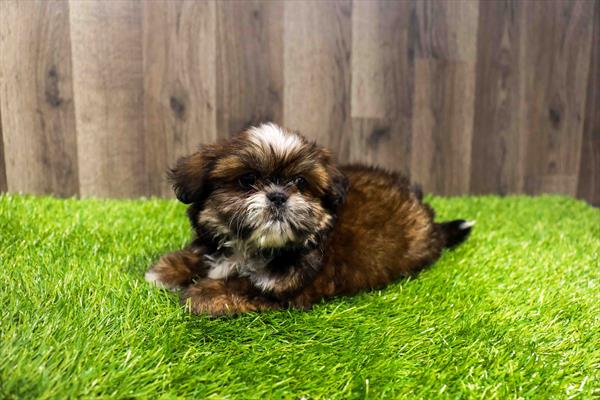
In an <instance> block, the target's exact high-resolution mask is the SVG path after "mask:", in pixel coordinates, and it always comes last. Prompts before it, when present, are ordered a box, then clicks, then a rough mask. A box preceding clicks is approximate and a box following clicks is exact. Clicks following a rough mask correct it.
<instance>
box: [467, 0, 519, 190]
mask: <svg viewBox="0 0 600 400" xmlns="http://www.w3.org/2000/svg"><path fill="white" fill-rule="evenodd" d="M523 17H524V13H523V2H521V1H512V0H511V1H487V2H481V3H480V11H479V28H478V46H477V70H476V74H477V83H476V89H475V99H476V100H475V111H474V124H473V142H472V152H471V171H470V172H471V182H470V188H471V192H472V193H478V194H484V193H499V194H507V193H518V192H520V191H521V190H522V187H523V166H524V150H525V149H524V146H523V144H522V142H523V137H524V136H525V134H526V133H525V132H521V131H520V130H519V127H520V126H519V121H520V120H521V119H522V118H524V117H525V116H524V115H523V113H522V108H521V103H520V102H521V97H520V95H521V91H520V86H521V84H522V82H521V81H522V79H523V74H522V71H521V69H520V68H519V60H520V57H521V46H520V44H521V31H522V29H523V26H524V24H525V23H526V21H524V19H523ZM525 67H526V66H525Z"/></svg>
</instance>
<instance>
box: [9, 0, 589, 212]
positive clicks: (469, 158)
mask: <svg viewBox="0 0 600 400" xmlns="http://www.w3.org/2000/svg"><path fill="white" fill-rule="evenodd" d="M0 54H1V57H0V121H1V123H0V191H9V192H26V193H37V194H42V193H50V194H55V195H58V196H73V195H75V196H84V197H89V196H99V197H139V196H148V195H158V196H171V191H170V188H169V186H168V183H167V182H166V180H165V174H164V172H165V170H166V169H167V167H168V166H169V165H172V164H173V163H174V162H175V160H176V159H177V158H178V157H180V156H182V155H184V154H186V153H189V152H191V151H193V149H194V148H196V147H197V146H198V145H199V144H201V143H206V142H212V141H215V140H218V139H220V138H225V137H228V136H229V135H230V134H231V133H234V132H236V131H239V130H241V129H243V128H244V127H245V126H248V125H249V124H255V123H258V122H260V121H267V120H271V121H275V122H277V123H280V124H283V125H286V126H288V127H290V128H294V129H298V130H300V131H302V132H303V133H304V134H305V135H307V136H309V137H311V138H313V139H315V140H317V141H318V142H320V143H322V144H324V145H326V146H329V147H331V148H332V149H333V150H334V151H335V152H336V154H337V156H338V158H339V159H340V161H342V162H364V163H370V164H378V165H381V166H384V167H386V168H388V169H394V170H398V171H402V172H404V173H406V174H409V175H410V177H411V178H412V179H413V180H415V181H419V182H421V183H422V184H423V186H424V188H425V190H427V191H431V192H434V193H437V194H443V195H460V194H467V193H474V194H483V193H496V194H509V193H529V194H538V193H564V194H568V195H572V196H577V197H580V198H583V199H586V200H588V201H589V202H591V203H593V204H597V205H598V204H600V111H599V110H600V0H546V1H541V0H540V1H536V0H530V1H520V0H514V1H513V0H491V1H488V0H479V1H478V0H453V1H439V0H407V1H387V0H380V1H361V0H354V1H352V0H337V1H321V2H315V1H285V2H274V1H261V0H248V1H212V0H211V1H192V0H172V1H171V0H164V1H160V0H157V1H138V0H119V1H101V0H94V1H86V2H83V1H78V0H55V1H44V0H35V1H25V0H23V1H19V0H3V1H0Z"/></svg>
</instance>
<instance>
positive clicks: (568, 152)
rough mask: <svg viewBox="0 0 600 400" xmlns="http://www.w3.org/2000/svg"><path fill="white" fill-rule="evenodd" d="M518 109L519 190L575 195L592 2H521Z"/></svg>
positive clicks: (588, 63)
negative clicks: (522, 148) (522, 145)
mask: <svg viewBox="0 0 600 400" xmlns="http://www.w3.org/2000/svg"><path fill="white" fill-rule="evenodd" d="M524 10H525V21H526V24H525V26H524V30H523V33H524V36H523V42H522V46H523V51H522V53H521V54H522V59H521V65H520V68H522V71H523V74H524V79H523V88H522V91H523V96H522V103H521V105H520V107H521V108H522V110H523V114H522V115H523V118H522V119H521V120H520V130H521V132H522V133H521V134H522V135H527V149H526V152H525V154H526V157H525V182H524V190H525V191H526V192H527V193H532V194H533V193H548V192H551V193H556V192H559V193H565V194H570V195H575V194H576V191H577V178H578V172H579V162H580V160H579V157H580V151H581V138H582V133H583V116H584V113H585V97H586V92H587V90H586V83H587V78H588V69H589V66H590V62H589V57H590V46H591V37H592V16H593V3H592V2H590V1H587V0H581V1H579V0H578V1H553V2H536V1H532V2H525V3H524Z"/></svg>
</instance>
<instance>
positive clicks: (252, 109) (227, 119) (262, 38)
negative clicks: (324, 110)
mask: <svg viewBox="0 0 600 400" xmlns="http://www.w3.org/2000/svg"><path fill="white" fill-rule="evenodd" d="M283 7H284V3H283V2H275V1H273V2H265V1H255V0H244V1H219V2H217V32H216V39H217V40H216V41H217V66H216V71H217V126H218V132H219V135H221V136H225V137H227V136H229V134H232V133H236V132H240V131H241V130H243V129H244V128H247V127H248V126H251V125H256V124H258V123H260V122H268V121H274V122H277V123H282V122H283Z"/></svg>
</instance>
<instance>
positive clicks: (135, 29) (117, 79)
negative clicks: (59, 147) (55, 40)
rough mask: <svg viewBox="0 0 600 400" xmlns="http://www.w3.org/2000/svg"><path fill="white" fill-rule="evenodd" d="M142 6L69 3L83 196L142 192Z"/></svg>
mask: <svg viewBox="0 0 600 400" xmlns="http://www.w3.org/2000/svg"><path fill="white" fill-rule="evenodd" d="M141 4H142V3H141V2H138V1H89V2H88V1H73V0H72V1H71V2H70V5H71V14H70V15H71V18H70V22H71V39H72V44H73V78H74V85H73V88H74V93H75V97H76V99H77V107H76V110H75V111H76V119H77V144H78V149H79V151H78V160H79V178H80V189H81V194H82V196H103V197H136V196H141V195H145V194H146V193H147V176H146V172H145V163H144V153H145V151H144V146H145V143H144V132H143V125H144V119H143V99H142V95H143V88H144V84H143V83H144V82H143V76H142V69H143V63H142V32H141V27H142V12H141V11H142V10H141Z"/></svg>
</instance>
